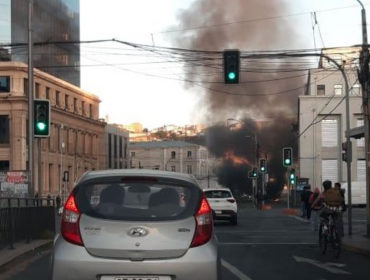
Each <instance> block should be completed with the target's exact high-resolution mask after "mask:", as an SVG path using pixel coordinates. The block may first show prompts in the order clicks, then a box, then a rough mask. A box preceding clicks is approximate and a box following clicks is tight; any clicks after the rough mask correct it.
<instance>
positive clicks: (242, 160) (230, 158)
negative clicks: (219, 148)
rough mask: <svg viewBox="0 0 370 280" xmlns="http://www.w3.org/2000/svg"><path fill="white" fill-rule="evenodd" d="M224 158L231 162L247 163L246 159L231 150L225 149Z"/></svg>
mask: <svg viewBox="0 0 370 280" xmlns="http://www.w3.org/2000/svg"><path fill="white" fill-rule="evenodd" d="M224 159H225V160H228V161H232V162H233V164H249V161H248V160H247V159H245V158H241V157H238V156H236V155H234V152H233V151H227V152H226V153H225V156H224Z"/></svg>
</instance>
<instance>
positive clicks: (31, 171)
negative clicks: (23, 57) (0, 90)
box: [28, 0, 35, 197]
mask: <svg viewBox="0 0 370 280" xmlns="http://www.w3.org/2000/svg"><path fill="white" fill-rule="evenodd" d="M32 11H33V0H29V1H28V171H29V174H30V176H31V180H30V182H31V186H30V187H29V194H30V195H31V196H32V197H33V196H34V195H35V173H34V168H33V164H34V160H33V158H34V151H33V148H34V147H33V140H34V138H33V137H34V132H33V121H34V120H33V100H34V96H33V94H34V91H33V53H32V51H33V50H32V49H33V41H32Z"/></svg>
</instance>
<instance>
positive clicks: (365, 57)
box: [348, 0, 370, 237]
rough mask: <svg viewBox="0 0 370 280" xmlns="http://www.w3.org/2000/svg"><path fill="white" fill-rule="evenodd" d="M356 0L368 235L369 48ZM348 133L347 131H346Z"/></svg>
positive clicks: (369, 232) (363, 13) (368, 229)
mask: <svg viewBox="0 0 370 280" xmlns="http://www.w3.org/2000/svg"><path fill="white" fill-rule="evenodd" d="M357 2H358V3H359V4H360V5H361V7H362V10H361V20H362V50H361V54H360V71H359V72H358V79H359V81H360V83H361V87H362V110H363V112H364V128H365V129H364V131H365V135H364V136H365V166H366V169H365V170H366V202H367V206H366V213H367V223H366V233H367V236H368V237H370V178H369V176H370V166H369V164H370V160H369V156H370V154H369V153H370V151H369V146H370V143H369V141H370V139H369V129H370V127H369V123H370V122H369V117H370V116H369V111H370V109H369V78H370V75H369V48H368V45H367V27H366V10H365V7H364V5H363V4H362V3H361V1H360V0H357ZM348 133H349V131H348Z"/></svg>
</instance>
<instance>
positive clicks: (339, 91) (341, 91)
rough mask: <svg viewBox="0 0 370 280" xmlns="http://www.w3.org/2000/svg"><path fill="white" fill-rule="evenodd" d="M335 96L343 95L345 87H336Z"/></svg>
mask: <svg viewBox="0 0 370 280" xmlns="http://www.w3.org/2000/svg"><path fill="white" fill-rule="evenodd" d="M334 94H335V95H342V94H343V85H334Z"/></svg>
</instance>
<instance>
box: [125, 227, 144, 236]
mask: <svg viewBox="0 0 370 280" xmlns="http://www.w3.org/2000/svg"><path fill="white" fill-rule="evenodd" d="M128 234H129V235H131V236H133V237H143V236H147V235H148V234H149V230H148V229H145V228H142V227H134V228H131V229H130V230H129V231H128Z"/></svg>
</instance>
